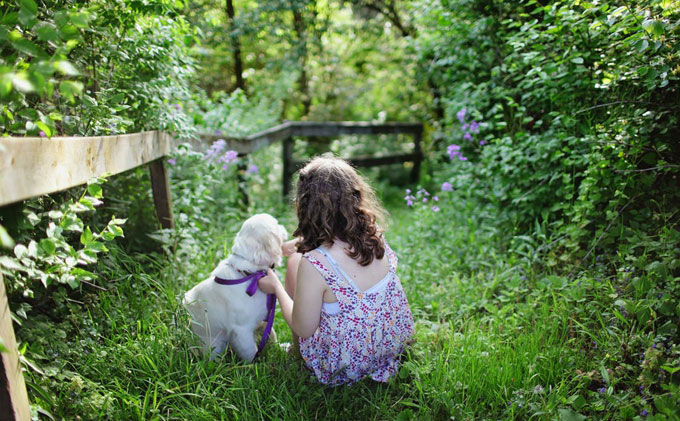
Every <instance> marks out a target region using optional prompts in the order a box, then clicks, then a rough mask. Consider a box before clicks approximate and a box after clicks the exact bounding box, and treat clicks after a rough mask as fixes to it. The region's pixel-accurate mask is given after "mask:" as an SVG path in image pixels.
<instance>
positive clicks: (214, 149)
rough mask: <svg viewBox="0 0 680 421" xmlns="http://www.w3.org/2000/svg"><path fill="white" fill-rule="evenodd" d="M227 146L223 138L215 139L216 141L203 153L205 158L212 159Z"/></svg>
mask: <svg viewBox="0 0 680 421" xmlns="http://www.w3.org/2000/svg"><path fill="white" fill-rule="evenodd" d="M226 147H227V141H226V140H224V139H217V140H216V141H214V142H213V144H212V145H210V147H209V148H208V151H207V152H206V153H205V159H206V160H208V161H212V160H213V159H215V158H216V157H217V155H219V154H220V153H221V152H222V151H223V150H224V149H226Z"/></svg>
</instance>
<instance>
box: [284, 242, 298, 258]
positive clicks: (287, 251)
mask: <svg viewBox="0 0 680 421" xmlns="http://www.w3.org/2000/svg"><path fill="white" fill-rule="evenodd" d="M297 242H298V239H297V238H293V239H292V240H289V241H286V242H285V243H283V244H282V245H281V252H282V253H283V257H288V256H290V255H291V254H293V253H295V252H296V251H297V248H296V244H297Z"/></svg>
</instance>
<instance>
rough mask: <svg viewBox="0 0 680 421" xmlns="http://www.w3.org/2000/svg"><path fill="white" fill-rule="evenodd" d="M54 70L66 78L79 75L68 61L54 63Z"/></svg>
mask: <svg viewBox="0 0 680 421" xmlns="http://www.w3.org/2000/svg"><path fill="white" fill-rule="evenodd" d="M54 66H55V68H56V69H57V70H58V71H59V72H60V73H61V74H64V75H67V76H78V75H80V72H79V71H78V69H76V68H75V66H74V65H73V64H71V62H70V61H67V60H60V61H58V62H56V63H54Z"/></svg>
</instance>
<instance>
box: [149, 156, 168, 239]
mask: <svg viewBox="0 0 680 421" xmlns="http://www.w3.org/2000/svg"><path fill="white" fill-rule="evenodd" d="M163 159H164V158H161V159H157V160H155V161H152V162H151V163H149V174H150V175H151V191H152V192H153V202H154V204H155V206H156V216H158V222H160V224H161V227H163V228H172V227H173V226H174V221H173V217H172V199H171V198H170V183H169V182H168V171H167V170H166V169H165V166H164V165H163Z"/></svg>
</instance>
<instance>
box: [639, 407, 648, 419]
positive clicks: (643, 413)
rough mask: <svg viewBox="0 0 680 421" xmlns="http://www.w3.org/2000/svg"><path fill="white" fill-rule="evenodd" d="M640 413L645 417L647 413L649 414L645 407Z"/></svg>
mask: <svg viewBox="0 0 680 421" xmlns="http://www.w3.org/2000/svg"><path fill="white" fill-rule="evenodd" d="M640 415H642V416H643V417H646V416H647V415H649V412H647V410H646V409H643V410H642V412H640Z"/></svg>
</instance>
